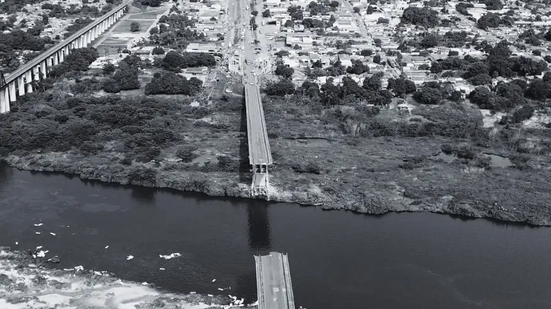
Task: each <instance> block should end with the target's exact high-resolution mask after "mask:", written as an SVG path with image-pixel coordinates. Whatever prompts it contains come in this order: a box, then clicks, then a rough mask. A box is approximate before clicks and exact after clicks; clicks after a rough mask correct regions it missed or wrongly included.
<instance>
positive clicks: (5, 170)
mask: <svg viewBox="0 0 551 309" xmlns="http://www.w3.org/2000/svg"><path fill="white" fill-rule="evenodd" d="M13 170H14V169H12V168H10V167H9V166H8V164H7V163H5V162H3V161H0V185H3V184H4V183H6V184H7V183H8V182H9V180H10V179H11V178H12V177H13Z"/></svg>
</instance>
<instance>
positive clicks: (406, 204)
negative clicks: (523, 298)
mask: <svg viewBox="0 0 551 309" xmlns="http://www.w3.org/2000/svg"><path fill="white" fill-rule="evenodd" d="M53 158H56V159H53ZM80 159H81V160H77V159H75V158H74V157H71V156H70V155H67V154H53V155H52V154H34V155H28V156H25V157H21V156H15V155H9V156H8V157H4V158H0V160H3V161H5V162H6V163H7V164H8V165H9V166H11V167H15V168H18V169H20V170H27V171H34V172H57V173H64V174H67V175H74V176H78V177H79V178H80V179H83V180H97V181H101V182H106V183H116V184H121V185H135V186H143V187H150V188H167V189H173V190H178V191H185V192H186V191H187V192H196V193H203V194H206V195H209V196H213V197H237V198H250V195H249V184H248V183H245V182H243V179H240V176H239V175H234V174H230V173H206V172H200V171H181V170H180V171H170V170H169V171H167V170H165V169H166V168H163V165H164V164H163V163H161V164H159V163H157V164H155V163H145V164H142V165H140V166H123V165H121V164H105V162H101V163H99V162H95V163H94V162H93V160H88V159H84V160H82V159H83V158H80ZM284 174H285V173H281V174H279V175H278V173H277V172H276V173H275V175H274V177H273V183H274V187H272V188H271V189H272V190H273V191H272V193H271V196H270V199H269V201H270V202H283V203H295V204H299V205H302V206H316V207H320V208H322V209H324V210H348V211H352V212H354V213H358V214H369V215H383V214H386V213H390V212H397V213H399V212H432V213H440V214H448V215H454V216H460V217H465V218H473V219H475V218H487V219H492V220H497V221H502V222H511V223H521V224H528V225H532V226H551V215H550V214H549V211H548V209H547V208H542V209H541V210H537V209H536V210H534V209H530V211H529V212H525V211H523V209H522V207H518V208H517V207H514V208H511V207H503V206H500V205H499V203H497V202H496V203H493V204H492V203H489V202H488V201H484V200H473V201H461V200H459V201H458V200H457V199H454V198H453V197H452V196H447V195H446V196H441V197H440V198H438V199H432V200H430V201H428V200H427V201H420V200H415V199H411V198H408V197H405V194H403V192H402V193H399V194H396V192H392V191H396V190H389V191H388V192H376V188H373V190H372V191H373V192H360V193H361V194H360V195H359V196H361V200H360V198H359V197H358V195H355V196H347V199H345V198H343V195H342V194H341V195H339V194H335V195H329V194H327V193H323V194H319V193H315V192H309V191H306V192H305V191H301V192H298V191H289V190H285V189H282V188H283V187H288V185H289V183H286V184H282V183H281V182H283V181H285V179H286V176H288V175H284ZM136 175H138V176H136ZM271 181H272V180H271ZM520 193H521V195H522V194H523V192H520ZM473 194H474V193H473ZM374 201H375V202H374ZM542 202H545V201H542Z"/></svg>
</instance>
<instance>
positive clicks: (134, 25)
mask: <svg viewBox="0 0 551 309" xmlns="http://www.w3.org/2000/svg"><path fill="white" fill-rule="evenodd" d="M140 28H141V26H140V23H139V22H136V21H134V22H132V23H131V24H130V32H138V31H140Z"/></svg>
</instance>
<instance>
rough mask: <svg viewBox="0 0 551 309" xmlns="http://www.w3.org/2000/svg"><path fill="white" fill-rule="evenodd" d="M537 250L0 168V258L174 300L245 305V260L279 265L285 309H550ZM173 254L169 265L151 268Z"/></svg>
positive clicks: (446, 221)
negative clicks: (231, 300)
mask: <svg viewBox="0 0 551 309" xmlns="http://www.w3.org/2000/svg"><path fill="white" fill-rule="evenodd" d="M40 223H42V225H40ZM35 225H40V226H35ZM36 232H39V233H40V234H39V235H38V234H36ZM50 233H53V234H54V235H52V234H50ZM550 237H551V229H549V228H531V227H528V226H524V225H510V224H502V223H497V222H492V221H488V220H482V219H479V220H465V219H461V218H452V217H450V216H445V215H437V214H428V213H405V214H388V215H384V216H380V217H374V216H364V215H358V214H353V213H349V212H340V211H322V210H320V209H318V208H313V207H301V206H297V205H293V204H276V203H267V202H264V201H253V200H243V199H221V198H210V197H206V196H204V195H199V194H190V193H181V192H176V191H172V190H158V189H149V188H140V187H131V186H121V185H110V184H103V183H99V182H95V181H81V180H80V179H79V178H76V177H69V176H67V175H62V174H54V173H31V172H27V171H19V170H17V169H14V168H10V167H7V166H6V165H5V164H1V165H0V246H2V245H4V246H11V247H12V248H13V249H19V250H27V249H34V248H35V247H36V246H43V247H44V248H47V249H48V250H49V252H48V254H47V256H46V258H48V257H52V256H54V255H58V256H59V257H60V258H61V263H59V264H52V265H53V266H52V267H58V268H69V267H74V266H77V265H82V266H84V267H85V268H86V269H94V270H102V271H103V270H105V271H109V272H113V273H114V274H115V275H116V276H117V277H119V278H122V279H125V280H131V281H136V282H143V281H146V282H149V283H152V284H155V286H156V287H158V288H159V289H162V290H166V291H169V292H177V293H184V294H185V293H189V292H191V291H196V292H197V293H203V294H207V293H210V294H232V295H237V296H239V297H245V298H246V299H247V300H248V301H251V302H252V301H254V300H256V278H255V267H254V259H253V255H254V254H257V253H266V252H269V251H279V252H287V253H289V260H290V267H291V276H292V280H293V288H294V294H295V301H296V304H297V306H298V305H302V306H304V307H307V308H309V309H313V308H323V309H342V308H347V309H353V308H358V309H360V308H361V309H364V308H404V309H405V308H407V309H412V308H425V309H427V308H429V309H430V308H435V309H442V308H446V309H453V308H500V309H506V308H533V309H536V308H551V263H549V256H551V241H549V239H550ZM16 242H17V243H18V245H15V243H16ZM106 246H109V247H108V248H106ZM173 252H178V253H181V257H178V258H174V259H170V260H165V259H162V258H159V255H160V254H170V253H173ZM128 255H133V256H134V259H132V260H127V256H128ZM160 268H164V269H165V270H164V271H163V270H160ZM213 279H216V281H215V282H213ZM230 287H231V290H229V289H228V288H230ZM218 288H224V289H226V290H225V291H219V290H218Z"/></svg>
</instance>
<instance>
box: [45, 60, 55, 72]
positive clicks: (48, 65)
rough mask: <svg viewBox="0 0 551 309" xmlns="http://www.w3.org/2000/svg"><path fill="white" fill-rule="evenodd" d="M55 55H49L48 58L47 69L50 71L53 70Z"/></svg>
mask: <svg viewBox="0 0 551 309" xmlns="http://www.w3.org/2000/svg"><path fill="white" fill-rule="evenodd" d="M52 62H53V57H48V59H46V71H48V72H50V71H51V70H52V67H53V64H52Z"/></svg>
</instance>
